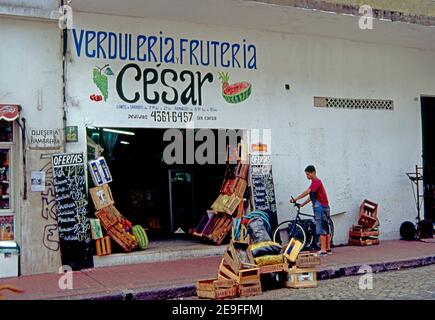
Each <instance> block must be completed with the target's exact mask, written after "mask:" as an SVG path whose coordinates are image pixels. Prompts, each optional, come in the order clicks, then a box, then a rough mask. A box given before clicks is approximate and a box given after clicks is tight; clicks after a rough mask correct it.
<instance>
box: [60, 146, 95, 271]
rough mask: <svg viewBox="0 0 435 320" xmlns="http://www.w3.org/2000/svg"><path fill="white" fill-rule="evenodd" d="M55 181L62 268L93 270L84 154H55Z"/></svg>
mask: <svg viewBox="0 0 435 320" xmlns="http://www.w3.org/2000/svg"><path fill="white" fill-rule="evenodd" d="M52 162H53V180H54V191H55V200H56V212H57V223H58V228H59V242H60V250H61V259H62V265H64V266H65V265H69V266H70V267H71V268H72V269H73V270H80V269H83V268H91V267H93V254H92V247H91V232H90V228H91V225H90V221H89V217H88V196H87V192H86V176H85V172H86V170H85V162H84V155H83V153H67V154H54V155H53V156H52Z"/></svg>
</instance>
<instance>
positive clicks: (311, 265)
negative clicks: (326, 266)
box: [285, 253, 320, 288]
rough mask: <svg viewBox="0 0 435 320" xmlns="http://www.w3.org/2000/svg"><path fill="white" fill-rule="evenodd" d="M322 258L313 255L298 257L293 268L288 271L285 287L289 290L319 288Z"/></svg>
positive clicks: (307, 254)
mask: <svg viewBox="0 0 435 320" xmlns="http://www.w3.org/2000/svg"><path fill="white" fill-rule="evenodd" d="M318 265H320V258H319V257H317V256H315V255H314V254H312V253H301V254H299V255H298V257H297V259H296V261H295V263H294V265H293V266H292V268H290V269H289V270H288V273H287V281H286V282H285V286H286V287H288V288H315V287H317V270H316V267H317V266H318Z"/></svg>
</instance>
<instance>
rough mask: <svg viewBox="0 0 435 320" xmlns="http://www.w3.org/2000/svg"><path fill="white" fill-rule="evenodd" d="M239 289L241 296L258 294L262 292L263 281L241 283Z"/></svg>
mask: <svg viewBox="0 0 435 320" xmlns="http://www.w3.org/2000/svg"><path fill="white" fill-rule="evenodd" d="M238 291H239V296H241V297H249V296H257V295H259V294H261V293H262V290H261V282H256V283H250V284H240V285H239V290H238Z"/></svg>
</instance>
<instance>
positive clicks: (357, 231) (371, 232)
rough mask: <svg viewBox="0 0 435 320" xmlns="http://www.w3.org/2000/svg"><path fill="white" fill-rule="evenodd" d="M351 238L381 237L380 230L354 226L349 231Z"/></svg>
mask: <svg viewBox="0 0 435 320" xmlns="http://www.w3.org/2000/svg"><path fill="white" fill-rule="evenodd" d="M349 237H350V238H366V237H379V229H370V228H366V227H361V226H353V227H352V228H351V229H350V230H349Z"/></svg>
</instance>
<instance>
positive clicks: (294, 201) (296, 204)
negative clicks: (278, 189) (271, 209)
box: [291, 196, 301, 209]
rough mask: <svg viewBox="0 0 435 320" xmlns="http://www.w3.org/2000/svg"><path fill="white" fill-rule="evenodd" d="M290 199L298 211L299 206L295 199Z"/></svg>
mask: <svg viewBox="0 0 435 320" xmlns="http://www.w3.org/2000/svg"><path fill="white" fill-rule="evenodd" d="M291 199H292V200H293V203H294V206H295V207H297V208H298V209H300V207H301V205H300V204H299V203H297V202H296V200H295V198H293V196H291Z"/></svg>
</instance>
